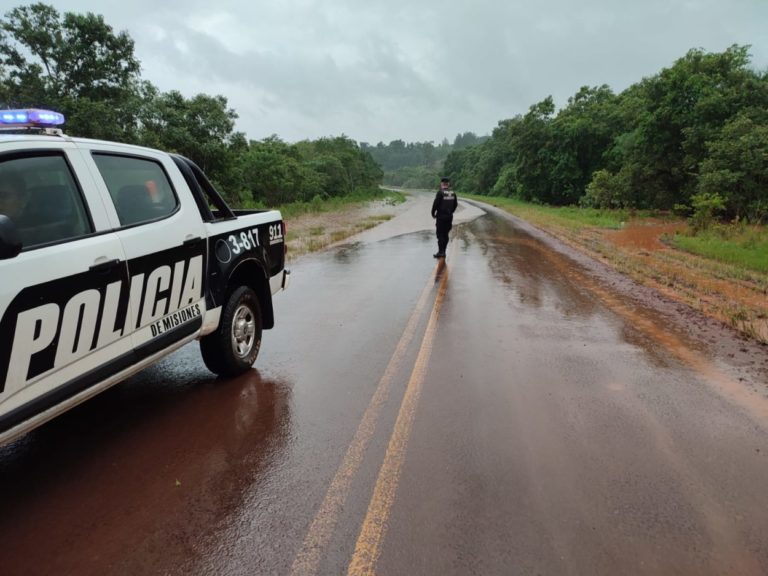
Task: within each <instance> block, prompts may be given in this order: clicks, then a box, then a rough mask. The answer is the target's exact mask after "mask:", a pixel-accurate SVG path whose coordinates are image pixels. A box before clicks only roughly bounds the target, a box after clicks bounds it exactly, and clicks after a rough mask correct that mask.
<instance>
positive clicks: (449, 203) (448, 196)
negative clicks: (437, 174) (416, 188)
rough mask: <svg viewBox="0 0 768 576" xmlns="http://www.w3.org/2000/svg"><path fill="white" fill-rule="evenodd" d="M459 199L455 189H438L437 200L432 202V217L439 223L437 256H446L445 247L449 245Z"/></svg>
mask: <svg viewBox="0 0 768 576" xmlns="http://www.w3.org/2000/svg"><path fill="white" fill-rule="evenodd" d="M458 205H459V201H458V199H457V198H456V194H455V193H454V192H453V190H450V189H446V190H442V189H441V190H438V191H437V195H436V196H435V201H434V202H432V218H434V219H435V220H436V225H437V254H435V258H445V248H446V246H448V232H450V231H451V228H452V227H453V213H454V212H455V211H456V207H457V206H458Z"/></svg>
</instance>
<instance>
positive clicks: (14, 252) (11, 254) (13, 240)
mask: <svg viewBox="0 0 768 576" xmlns="http://www.w3.org/2000/svg"><path fill="white" fill-rule="evenodd" d="M19 252H21V238H20V237H19V231H18V230H16V224H14V223H13V220H11V219H10V218H8V216H3V215H2V214H0V260H7V259H9V258H15V257H16V256H18V254H19Z"/></svg>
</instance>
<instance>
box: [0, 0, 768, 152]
mask: <svg viewBox="0 0 768 576" xmlns="http://www.w3.org/2000/svg"><path fill="white" fill-rule="evenodd" d="M23 3H24V2H15V1H12V0H0V7H2V8H3V9H2V13H3V14H4V13H5V12H7V11H8V9H10V8H12V7H14V6H17V5H20V4H23ZM48 3H50V4H53V5H54V6H56V7H57V8H58V9H59V10H61V11H75V12H87V11H91V12H96V13H100V14H103V15H104V17H105V18H106V20H107V22H108V23H109V24H110V25H112V26H113V27H114V28H115V29H116V30H126V31H128V33H129V34H130V35H131V36H132V37H133V39H134V40H135V42H136V53H137V56H138V57H139V59H140V60H141V62H142V66H143V77H144V78H145V79H147V80H150V81H151V82H153V83H154V84H156V85H157V86H158V87H160V89H162V90H171V89H178V90H180V91H181V92H182V93H184V94H185V95H187V96H191V95H194V94H196V93H198V92H205V93H209V94H223V95H224V96H226V97H227V98H228V99H229V103H230V105H231V106H232V107H233V108H235V109H236V110H237V112H238V114H239V115H240V119H239V121H238V129H239V130H242V131H244V132H245V133H246V134H247V135H248V136H249V137H250V138H254V139H260V138H263V137H265V136H268V135H270V134H273V133H274V134H278V135H279V136H280V137H282V138H284V139H286V140H289V141H296V140H300V139H303V138H317V137H320V136H328V135H337V134H341V133H344V134H347V135H348V136H350V137H352V138H354V139H355V140H359V141H367V142H371V143H376V142H378V141H384V142H389V141H390V140H393V139H397V138H401V139H404V140H408V141H414V140H434V141H436V142H437V141H440V140H441V139H442V138H443V137H448V138H449V139H450V140H452V139H453V137H454V136H455V135H456V133H458V132H464V131H468V130H471V131H473V132H475V133H477V134H487V133H489V132H490V131H491V130H492V129H493V127H494V126H495V125H496V123H497V122H498V121H499V120H501V119H504V118H509V117H512V116H514V115H515V114H519V113H524V112H525V111H526V110H527V109H528V107H529V106H530V105H531V104H533V103H534V102H537V101H539V100H541V99H542V98H544V97H546V96H547V95H549V94H551V95H552V96H553V97H554V98H555V102H556V103H557V104H558V105H559V106H561V105H564V104H565V103H566V102H567V99H568V97H569V96H570V95H572V94H573V93H575V92H576V90H577V89H578V88H579V87H580V86H582V85H585V84H588V85H598V84H603V83H606V84H608V85H610V86H611V87H612V88H613V89H614V90H615V91H617V92H619V91H621V90H622V89H624V88H626V87H627V86H629V85H630V84H632V83H633V82H636V81H638V80H640V79H641V78H642V77H643V76H649V75H652V74H654V73H656V72H658V71H659V70H660V69H661V68H662V67H665V66H668V65H670V64H671V63H672V62H673V61H674V60H675V59H676V58H679V57H681V56H683V55H684V54H685V53H686V52H687V51H688V50H689V49H690V48H693V47H701V48H704V49H706V50H709V51H722V50H724V49H725V48H727V47H728V46H730V45H731V44H734V43H737V44H751V45H752V55H753V65H754V66H755V67H756V68H757V69H760V70H766V69H768V0H539V1H534V0H530V1H525V0H440V1H438V0H386V1H382V0H324V1H322V2H320V1H313V0H252V1H248V0H205V1H202V0H162V1H161V0H153V1H149V0H124V1H120V2H116V1H113V0H109V1H107V0H69V1H67V2H60V1H49V2H48Z"/></svg>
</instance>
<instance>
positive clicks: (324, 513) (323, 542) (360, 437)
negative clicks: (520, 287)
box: [291, 242, 455, 576]
mask: <svg viewBox="0 0 768 576" xmlns="http://www.w3.org/2000/svg"><path fill="white" fill-rule="evenodd" d="M453 246H455V242H454V243H452V248H453ZM454 253H455V250H453V249H452V250H451V256H453V254H454ZM436 282H439V286H438V289H437V297H436V298H435V302H434V304H433V306H432V313H431V314H430V317H429V321H428V323H427V327H426V330H425V333H424V337H423V338H422V341H421V347H420V349H419V354H418V356H417V357H416V362H415V364H414V367H413V370H412V372H411V377H410V379H409V381H408V386H407V388H406V391H405V395H404V397H403V401H402V404H401V406H400V411H399V413H398V416H397V421H396V422H395V427H394V430H393V432H392V436H391V437H390V440H389V446H388V447H387V452H386V454H385V456H384V462H383V464H382V466H381V469H380V470H379V475H378V479H377V481H376V486H375V488H374V491H373V496H372V497H371V501H370V503H369V505H368V512H367V514H366V516H365V520H364V521H363V526H362V528H361V530H360V535H359V537H358V539H357V544H356V546H355V552H354V554H353V556H352V561H351V562H350V564H349V570H348V574H350V575H359V574H373V573H374V570H375V566H376V561H377V559H378V557H379V554H380V552H381V544H382V542H383V539H384V535H385V533H386V527H387V519H388V517H389V513H390V510H391V508H392V504H393V502H394V499H395V494H396V492H397V485H398V483H399V479H400V470H401V468H402V464H403V461H404V459H405V450H406V446H407V444H408V438H409V436H410V433H411V427H412V425H413V420H414V416H415V413H416V405H417V403H418V399H419V396H420V394H421V388H422V385H423V382H424V377H425V376H426V372H427V366H428V364H429V358H430V355H431V353H432V344H433V341H434V337H435V333H436V331H437V319H438V316H439V314H440V308H441V307H442V303H443V299H444V297H445V292H446V288H447V282H448V269H447V267H446V266H445V261H444V260H439V261H438V264H437V267H436V268H435V272H434V274H433V275H432V276H431V277H430V280H429V281H428V282H427V285H426V286H425V287H424V289H423V290H422V292H421V295H420V296H419V300H418V301H417V303H416V307H415V308H414V310H413V312H412V313H411V316H410V318H409V319H408V323H407V324H406V327H405V330H404V331H403V334H402V336H401V337H400V341H399V342H398V344H397V347H396V348H395V351H394V353H393V354H392V357H391V358H390V360H389V363H388V364H387V367H386V368H385V370H384V374H383V375H382V377H381V379H380V380H379V384H378V386H377V388H376V392H375V393H374V395H373V397H372V398H371V401H370V403H369V404H368V407H367V408H366V410H365V413H364V414H363V418H362V420H361V421H360V424H359V426H358V428H357V431H356V432H355V435H354V437H353V438H352V442H351V443H350V445H349V447H348V448H347V451H346V453H345V454H344V458H343V460H342V462H341V464H340V465H339V468H338V470H337V471H336V474H335V475H334V477H333V479H332V480H331V483H330V485H329V486H328V490H327V492H326V494H325V498H324V499H323V502H322V504H321V505H320V508H319V509H318V511H317V513H316V515H315V518H314V520H313V521H312V524H311V525H310V527H309V530H308V532H307V535H306V537H305V538H304V542H303V544H302V547H301V549H300V550H299V553H298V554H297V555H296V558H295V559H294V562H293V566H292V567H291V575H292V576H310V575H314V574H316V573H317V570H318V567H319V565H320V561H321V560H322V557H323V554H324V552H325V548H326V546H327V545H328V542H329V541H330V539H331V537H332V536H333V534H334V531H335V528H336V524H337V522H338V518H339V514H340V512H341V510H342V508H343V506H344V502H345V501H346V499H347V496H348V495H349V491H350V486H351V484H352V481H353V479H354V477H355V474H356V472H357V470H358V469H359V467H360V465H361V463H362V461H363V457H364V455H365V451H366V448H367V447H368V444H369V443H370V440H371V438H373V435H374V432H375V429H376V423H377V422H378V420H379V417H380V415H381V411H382V408H383V406H384V404H385V402H386V400H387V397H388V396H389V391H390V388H391V386H392V381H393V379H394V376H395V374H396V373H397V372H398V370H399V369H400V366H401V364H402V361H403V359H404V357H405V355H406V353H407V351H408V347H409V346H410V344H411V342H412V341H413V339H414V337H415V335H416V331H417V328H418V325H419V320H420V319H421V317H422V315H423V312H424V310H425V308H426V306H427V303H428V300H429V296H430V294H431V293H432V290H433V288H434V284H435V283H436Z"/></svg>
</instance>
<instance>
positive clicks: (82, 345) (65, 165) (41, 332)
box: [0, 142, 133, 432]
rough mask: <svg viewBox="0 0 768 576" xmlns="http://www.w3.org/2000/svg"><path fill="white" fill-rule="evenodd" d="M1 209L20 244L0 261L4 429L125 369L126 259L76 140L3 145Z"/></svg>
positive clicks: (0, 422)
mask: <svg viewBox="0 0 768 576" xmlns="http://www.w3.org/2000/svg"><path fill="white" fill-rule="evenodd" d="M0 213H3V214H4V215H5V216H7V217H9V218H10V219H11V221H13V223H14V225H15V227H16V229H17V231H18V233H19V236H20V237H21V240H22V243H23V248H22V252H21V253H20V254H18V255H17V256H15V257H13V258H8V259H5V260H0V432H2V431H5V430H8V429H10V428H12V427H13V426H15V425H16V424H18V423H20V422H22V421H24V420H26V419H27V418H29V417H31V416H33V415H35V414H37V413H39V412H42V411H44V410H46V409H47V408H50V407H52V406H53V405H55V404H57V403H58V402H61V401H63V400H65V399H67V398H69V397H71V396H74V395H75V394H77V393H79V392H82V391H83V390H85V389H87V388H89V387H90V386H92V385H94V384H96V383H98V382H99V381H100V380H102V379H103V378H105V377H107V376H109V375H111V374H112V373H115V372H118V371H119V370H121V369H123V368H125V366H126V365H127V364H129V363H130V362H131V357H132V354H133V346H132V343H131V341H130V338H129V337H126V336H127V334H124V333H123V330H122V327H123V323H124V321H125V317H126V314H127V307H128V295H127V284H128V271H127V265H126V257H125V254H124V253H123V248H122V245H121V243H120V240H119V238H118V236H117V235H116V234H113V233H110V232H109V230H110V229H111V225H110V223H109V221H108V218H107V216H106V213H105V211H104V206H103V203H102V201H101V197H100V194H99V193H98V191H97V190H95V189H94V186H93V181H92V180H91V177H90V172H89V170H88V169H87V168H86V167H85V166H84V165H83V161H82V158H81V156H80V154H79V153H78V152H77V150H76V149H75V148H74V146H73V145H71V144H69V143H67V142H61V143H57V144H56V145H55V147H54V146H52V145H51V144H50V143H48V142H38V143H34V144H30V145H28V146H27V147H26V148H25V149H24V150H19V149H18V146H15V147H14V150H13V151H12V152H8V153H2V149H0Z"/></svg>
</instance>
